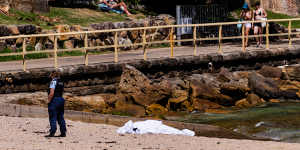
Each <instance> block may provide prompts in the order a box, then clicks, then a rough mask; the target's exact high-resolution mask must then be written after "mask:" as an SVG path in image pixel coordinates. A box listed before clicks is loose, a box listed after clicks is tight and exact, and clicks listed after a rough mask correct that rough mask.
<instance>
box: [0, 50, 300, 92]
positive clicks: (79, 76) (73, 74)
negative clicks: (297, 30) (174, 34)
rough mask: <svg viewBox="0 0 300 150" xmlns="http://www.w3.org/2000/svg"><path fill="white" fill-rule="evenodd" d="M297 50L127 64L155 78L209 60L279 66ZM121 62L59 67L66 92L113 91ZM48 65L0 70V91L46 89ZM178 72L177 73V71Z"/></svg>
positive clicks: (196, 69)
mask: <svg viewBox="0 0 300 150" xmlns="http://www.w3.org/2000/svg"><path fill="white" fill-rule="evenodd" d="M299 58H300V49H298V50H285V51H283V50H272V51H261V50H259V51H251V52H245V53H243V52H235V53H231V54H222V55H220V54H210V55H200V56H198V57H194V56H190V57H178V58H161V59H154V60H149V61H143V60H140V61H134V62H129V63H128V64H129V65H132V66H134V67H136V68H137V69H139V70H141V71H142V72H143V73H145V74H146V75H147V76H149V77H151V78H156V77H157V76H159V75H162V74H167V75H170V76H176V74H177V75H179V76H180V75H181V73H180V72H187V73H202V72H208V71H209V70H210V69H209V68H208V63H209V62H212V63H213V65H214V68H215V71H218V69H219V68H221V67H227V68H230V70H233V71H234V70H252V69H258V68H260V67H261V66H262V65H264V64H265V65H272V66H279V65H284V64H285V62H286V61H289V62H290V63H291V64H293V63H298V62H299ZM123 65H124V63H105V64H94V65H90V66H84V65H78V66H67V67H63V68H61V71H62V75H63V79H64V80H65V83H66V91H67V92H69V93H72V94H74V95H91V94H98V93H114V92H116V88H117V85H118V84H119V83H120V77H121V74H122V66H123ZM51 71H53V69H50V68H44V69H32V70H29V71H27V72H22V71H21V72H7V73H5V72H3V73H0V94H5V93H17V92H33V91H46V90H47V88H48V83H49V81H50V80H49V78H48V76H49V74H50V72H51ZM176 72H177V73H176Z"/></svg>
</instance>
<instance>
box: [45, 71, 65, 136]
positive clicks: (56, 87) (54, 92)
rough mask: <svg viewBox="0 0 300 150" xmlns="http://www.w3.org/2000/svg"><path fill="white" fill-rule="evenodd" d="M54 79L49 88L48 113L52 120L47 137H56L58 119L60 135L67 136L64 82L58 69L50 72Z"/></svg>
mask: <svg viewBox="0 0 300 150" xmlns="http://www.w3.org/2000/svg"><path fill="white" fill-rule="evenodd" d="M50 78H51V79H52V81H51V83H50V87H49V90H48V113H49V122H50V127H51V128H50V134H49V135H47V136H46V137H54V135H55V132H56V129H57V128H56V121H57V122H58V125H59V127H60V133H61V134H60V137H66V131H67V130H66V123H65V119H64V104H65V100H64V98H63V97H62V95H63V90H64V83H63V82H62V80H61V79H60V74H59V72H58V71H54V72H52V73H51V74H50Z"/></svg>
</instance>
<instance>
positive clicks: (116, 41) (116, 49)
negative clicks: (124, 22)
mask: <svg viewBox="0 0 300 150" xmlns="http://www.w3.org/2000/svg"><path fill="white" fill-rule="evenodd" d="M118 61H119V59H118V32H117V31H116V32H115V63H117V62H118Z"/></svg>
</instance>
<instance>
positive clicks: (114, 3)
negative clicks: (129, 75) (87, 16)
mask: <svg viewBox="0 0 300 150" xmlns="http://www.w3.org/2000/svg"><path fill="white" fill-rule="evenodd" d="M97 4H105V5H106V6H108V7H109V8H111V9H119V10H122V11H124V12H125V13H126V14H127V15H128V16H130V15H131V13H130V12H129V11H128V7H127V5H126V4H125V3H124V2H123V1H121V2H119V0H99V1H98V2H97Z"/></svg>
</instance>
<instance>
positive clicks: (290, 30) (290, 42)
mask: <svg viewBox="0 0 300 150" xmlns="http://www.w3.org/2000/svg"><path fill="white" fill-rule="evenodd" d="M288 30H289V48H291V47H292V37H291V33H292V21H291V20H290V21H289V29H288Z"/></svg>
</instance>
